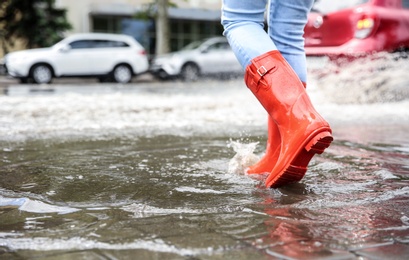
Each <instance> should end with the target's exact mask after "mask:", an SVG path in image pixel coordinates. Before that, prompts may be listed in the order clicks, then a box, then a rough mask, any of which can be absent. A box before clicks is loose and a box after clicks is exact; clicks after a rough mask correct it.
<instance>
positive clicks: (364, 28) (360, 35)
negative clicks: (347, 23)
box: [355, 17, 375, 39]
mask: <svg viewBox="0 0 409 260" xmlns="http://www.w3.org/2000/svg"><path fill="white" fill-rule="evenodd" d="M374 28H375V19H374V18H372V17H365V18H362V19H359V20H358V22H357V23H356V31H355V38H357V39H365V38H366V37H368V36H369V35H370V34H371V32H372V31H373V30H374Z"/></svg>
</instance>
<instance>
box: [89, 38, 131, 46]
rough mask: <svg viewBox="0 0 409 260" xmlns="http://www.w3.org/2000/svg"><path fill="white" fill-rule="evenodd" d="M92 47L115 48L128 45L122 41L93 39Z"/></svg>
mask: <svg viewBox="0 0 409 260" xmlns="http://www.w3.org/2000/svg"><path fill="white" fill-rule="evenodd" d="M92 47H93V48H117V47H119V48H120V47H129V45H128V44H127V43H125V42H122V41H109V40H94V41H92Z"/></svg>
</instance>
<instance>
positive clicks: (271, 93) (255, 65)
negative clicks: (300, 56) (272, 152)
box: [245, 51, 333, 188]
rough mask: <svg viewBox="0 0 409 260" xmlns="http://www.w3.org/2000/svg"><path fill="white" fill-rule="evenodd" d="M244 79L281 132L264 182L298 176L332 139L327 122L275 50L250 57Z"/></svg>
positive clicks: (275, 184) (271, 183) (292, 179)
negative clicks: (276, 150) (278, 145)
mask: <svg viewBox="0 0 409 260" xmlns="http://www.w3.org/2000/svg"><path fill="white" fill-rule="evenodd" d="M245 82H246V84H247V86H248V88H249V89H250V90H251V91H252V92H253V94H254V95H255V96H256V98H257V99H258V100H259V102H260V103H261V105H262V106H263V107H264V109H266V111H267V112H268V114H269V115H270V116H271V117H272V119H273V120H274V121H275V122H276V124H277V128H278V130H279V133H280V136H281V147H280V153H279V157H278V159H277V163H276V164H275V166H274V168H273V170H272V171H271V172H270V175H269V176H268V177H267V180H266V186H267V187H272V188H277V187H280V186H282V185H285V184H288V183H292V182H296V181H299V180H301V179H302V178H303V177H304V175H305V173H306V171H307V166H308V163H309V162H310V160H311V158H312V157H313V156H314V155H315V154H316V153H318V154H321V153H323V152H324V150H325V149H326V148H328V147H329V146H330V144H331V142H332V141H333V137H332V134H331V133H332V131H331V128H330V126H329V124H328V123H327V122H326V121H325V120H324V119H323V118H322V117H321V115H320V114H319V113H318V112H317V111H316V110H315V108H314V107H313V105H312V103H311V100H310V98H309V97H308V95H307V92H306V91H305V89H304V87H303V85H302V83H301V81H300V80H299V78H298V76H297V75H296V74H295V72H294V71H293V69H292V68H291V66H290V65H289V64H288V63H287V62H286V60H285V59H284V58H283V56H282V55H281V54H280V52H279V51H271V52H268V53H265V54H263V55H261V56H259V57H257V58H255V59H253V60H252V61H251V64H250V65H249V66H248V67H247V69H246V74H245Z"/></svg>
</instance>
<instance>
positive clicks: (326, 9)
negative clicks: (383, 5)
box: [311, 0, 369, 14]
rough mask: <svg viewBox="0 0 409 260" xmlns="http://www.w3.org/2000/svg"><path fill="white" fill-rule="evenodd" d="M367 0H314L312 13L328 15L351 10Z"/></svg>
mask: <svg viewBox="0 0 409 260" xmlns="http://www.w3.org/2000/svg"><path fill="white" fill-rule="evenodd" d="M368 1H369V0H342V1H334V0H316V1H315V2H314V5H313V7H312V10H311V11H312V12H317V13H322V14H328V13H332V12H336V11H339V10H342V9H347V8H351V7H354V6H357V5H360V4H364V3H366V2H368Z"/></svg>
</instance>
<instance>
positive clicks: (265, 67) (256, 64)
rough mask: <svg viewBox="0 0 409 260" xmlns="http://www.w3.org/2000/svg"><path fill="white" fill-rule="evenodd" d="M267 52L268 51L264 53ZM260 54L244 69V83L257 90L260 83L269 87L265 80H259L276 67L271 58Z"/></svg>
mask: <svg viewBox="0 0 409 260" xmlns="http://www.w3.org/2000/svg"><path fill="white" fill-rule="evenodd" d="M266 54H269V53H266ZM266 54H264V55H261V56H259V57H257V58H255V59H253V60H252V61H251V64H250V65H249V66H247V69H246V74H247V75H246V77H245V78H246V83H247V86H248V87H250V86H251V87H252V88H255V91H256V92H257V91H258V90H259V88H260V87H261V86H260V83H261V84H262V85H266V87H269V86H268V85H269V84H268V83H267V82H260V81H261V80H262V79H263V77H264V75H266V74H267V73H271V72H273V71H275V70H276V69H277V66H276V64H275V63H274V62H273V59H271V58H269V57H268V56H269V55H266Z"/></svg>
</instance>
